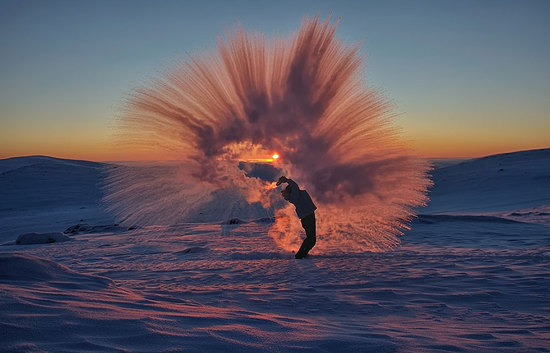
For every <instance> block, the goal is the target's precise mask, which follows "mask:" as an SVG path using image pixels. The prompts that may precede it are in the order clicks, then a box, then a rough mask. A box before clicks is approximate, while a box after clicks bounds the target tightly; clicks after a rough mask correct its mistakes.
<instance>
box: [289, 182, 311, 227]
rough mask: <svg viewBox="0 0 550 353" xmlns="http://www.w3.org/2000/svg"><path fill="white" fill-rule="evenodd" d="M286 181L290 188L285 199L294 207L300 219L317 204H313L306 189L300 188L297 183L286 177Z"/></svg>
mask: <svg viewBox="0 0 550 353" xmlns="http://www.w3.org/2000/svg"><path fill="white" fill-rule="evenodd" d="M286 182H287V183H288V187H289V188H290V196H289V198H288V199H287V200H288V202H290V203H291V204H293V205H294V206H295V207H296V213H297V214H298V218H300V219H302V218H304V217H306V216H309V215H310V214H312V213H313V212H314V211H315V210H316V209H317V206H315V204H314V203H313V201H312V200H311V197H310V196H309V194H308V193H307V191H305V190H300V188H299V187H298V184H296V183H295V182H294V180H292V179H287V181H286Z"/></svg>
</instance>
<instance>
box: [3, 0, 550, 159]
mask: <svg viewBox="0 0 550 353" xmlns="http://www.w3.org/2000/svg"><path fill="white" fill-rule="evenodd" d="M316 14H319V15H321V17H322V18H324V17H326V16H328V15H332V18H333V19H334V20H336V19H337V18H341V22H340V25H339V27H338V32H337V34H338V36H339V37H340V38H341V39H343V40H344V41H346V42H348V43H361V44H362V46H361V53H362V54H363V55H364V56H365V57H366V61H365V66H364V69H365V78H366V82H367V84H368V85H370V86H373V87H376V88H378V89H380V90H382V91H383V92H384V93H385V94H386V95H387V96H388V97H389V98H390V99H391V100H392V101H393V102H394V104H395V112H396V113H397V114H398V117H397V119H396V123H397V124H398V125H399V126H401V127H402V128H403V132H404V134H405V136H407V137H408V138H410V139H411V140H412V141H413V147H415V148H416V149H418V151H419V152H420V153H421V154H422V155H425V156H427V157H439V156H453V157H461V156H475V155H484V154H490V153H497V152H507V151H512V150H518V149H528V148H542V147H550V133H549V132H550V117H549V114H548V112H549V111H550V109H549V108H550V103H549V102H550V41H549V40H548V38H550V2H549V1H519V0H518V1H505V0H502V1H446V0H441V1H277V2H275V1H3V0H2V1H0V63H1V65H0V77H1V80H0V124H1V129H0V130H1V132H0V158H4V157H9V156H14V155H22V154H49V155H57V156H63V157H73V158H76V157H79V156H80V157H81V158H89V159H110V157H113V158H115V157H114V156H113V155H112V151H111V150H110V148H111V147H109V146H111V140H112V139H113V134H112V132H113V131H112V130H113V125H114V117H115V115H116V111H117V107H118V106H119V105H120V104H121V102H122V98H123V96H124V95H125V94H126V93H128V92H129V91H130V90H131V89H132V88H133V87H135V86H137V85H139V84H141V83H142V82H145V81H146V80H147V79H148V78H150V77H152V76H155V75H156V73H157V72H158V71H159V70H162V69H164V68H167V67H169V66H170V65H171V63H173V62H174V60H177V59H179V58H181V57H182V56H184V55H186V53H189V54H197V53H204V52H208V51H213V50H214V49H215V43H216V38H217V37H218V36H220V35H223V33H224V32H225V31H227V30H230V29H232V28H234V27H235V26H236V24H237V23H241V24H242V25H243V26H244V27H245V28H246V29H248V30H257V31H259V32H263V33H266V34H267V36H268V37H270V36H275V35H279V36H289V35H291V34H292V33H293V32H294V31H295V30H297V29H298V27H299V25H300V22H301V20H302V18H303V17H304V16H305V15H316ZM109 153H111V154H109Z"/></svg>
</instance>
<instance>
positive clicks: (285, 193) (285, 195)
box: [281, 186, 290, 201]
mask: <svg viewBox="0 0 550 353" xmlns="http://www.w3.org/2000/svg"><path fill="white" fill-rule="evenodd" d="M281 196H282V197H283V199H285V200H287V201H288V200H289V199H290V187H289V186H287V187H286V188H284V189H283V190H281Z"/></svg>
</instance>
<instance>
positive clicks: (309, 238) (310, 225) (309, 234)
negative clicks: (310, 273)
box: [295, 213, 317, 259]
mask: <svg viewBox="0 0 550 353" xmlns="http://www.w3.org/2000/svg"><path fill="white" fill-rule="evenodd" d="M301 221H302V227H304V230H305V231H306V238H305V239H304V241H303V242H302V246H300V250H298V252H297V253H296V255H295V258H297V259H301V258H303V257H306V255H307V253H308V252H309V251H310V250H311V249H312V248H313V247H314V246H315V243H316V242H317V236H316V227H315V213H312V214H311V215H309V216H306V217H304V218H302V219H301Z"/></svg>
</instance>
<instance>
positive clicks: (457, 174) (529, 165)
mask: <svg viewBox="0 0 550 353" xmlns="http://www.w3.org/2000/svg"><path fill="white" fill-rule="evenodd" d="M432 175H433V182H434V186H433V188H432V189H431V192H430V199H431V200H430V202H429V204H428V207H426V208H424V209H422V210H420V212H422V213H472V212H474V213H479V212H495V211H512V210H518V209H525V208H532V207H537V206H542V205H550V149H540V150H531V151H522V152H514V153H504V154H498V155H493V156H488V157H484V158H476V159H471V160H467V161H464V162H462V163H458V164H455V165H451V166H448V167H443V168H437V169H435V170H434V171H433V173H432Z"/></svg>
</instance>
